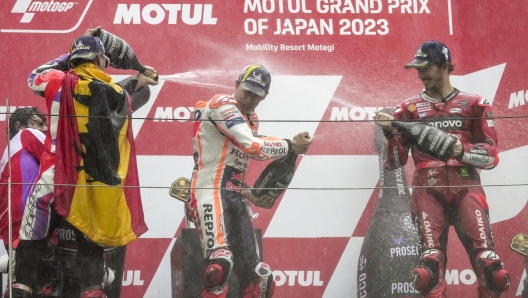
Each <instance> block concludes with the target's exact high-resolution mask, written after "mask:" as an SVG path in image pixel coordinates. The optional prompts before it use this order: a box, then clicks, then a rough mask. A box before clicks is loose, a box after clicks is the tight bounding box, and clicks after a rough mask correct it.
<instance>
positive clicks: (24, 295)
mask: <svg viewBox="0 0 528 298" xmlns="http://www.w3.org/2000/svg"><path fill="white" fill-rule="evenodd" d="M11 288H12V293H13V296H12V297H13V298H32V297H33V290H31V288H30V287H28V286H26V285H23V284H18V283H14V284H12V285H11ZM2 297H3V298H8V297H9V289H6V290H5V292H4V295H3V296H2Z"/></svg>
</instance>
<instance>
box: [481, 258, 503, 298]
mask: <svg viewBox="0 0 528 298" xmlns="http://www.w3.org/2000/svg"><path fill="white" fill-rule="evenodd" d="M475 264H476V266H477V268H476V270H475V273H476V275H477V280H478V290H477V291H478V297H479V298H499V297H501V294H502V292H504V291H507V290H508V289H509V288H510V276H509V275H508V272H507V271H506V270H504V267H503V265H502V262H501V260H500V259H499V256H498V255H497V254H496V253H495V252H494V251H489V250H486V251H483V252H481V253H480V254H479V255H478V256H477V258H476V260H475Z"/></svg>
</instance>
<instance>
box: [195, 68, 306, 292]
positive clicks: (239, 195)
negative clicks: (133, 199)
mask: <svg viewBox="0 0 528 298" xmlns="http://www.w3.org/2000/svg"><path fill="white" fill-rule="evenodd" d="M270 83H271V75H270V73H269V72H268V70H267V69H266V68H264V67H263V66H261V65H250V66H247V67H246V68H245V69H244V70H243V71H242V73H241V74H240V76H239V78H238V80H237V81H236V84H235V86H236V90H235V93H234V94H233V95H226V94H220V95H216V96H214V97H213V98H212V99H211V100H209V101H208V102H203V101H200V102H198V103H197V104H196V105H195V110H194V121H195V122H194V127H193V130H194V131H193V134H194V139H193V148H194V160H195V168H194V171H193V177H192V191H191V199H190V201H189V203H188V205H187V215H188V217H189V218H190V219H191V220H192V221H193V223H194V225H195V226H196V227H197V229H198V231H199V235H200V240H201V245H202V249H203V254H204V260H205V266H206V269H205V273H204V276H203V290H202V295H203V297H207V298H209V297H226V295H227V290H228V284H227V279H228V276H229V274H230V271H231V269H233V271H234V273H235V274H236V276H237V278H238V281H239V292H240V296H241V297H244V298H253V297H255V298H256V297H271V296H272V295H273V290H274V285H275V282H274V280H273V276H272V271H271V269H270V267H269V265H267V264H266V263H264V262H262V260H261V256H260V252H259V250H258V246H257V241H256V238H255V234H254V230H253V225H252V222H251V220H252V217H251V212H250V210H251V209H250V207H249V205H248V202H247V201H250V202H252V203H253V204H255V205H257V206H259V207H264V208H271V207H272V206H273V202H274V201H273V198H271V197H269V196H267V195H265V196H262V197H259V198H254V197H253V196H252V195H251V192H250V191H249V190H247V189H246V188H247V187H248V186H247V185H246V184H245V173H246V168H247V165H248V162H249V159H250V158H252V159H256V160H268V159H271V158H279V157H283V156H286V155H287V154H288V153H289V152H290V151H293V152H294V153H297V154H303V153H305V152H306V150H308V147H309V145H310V143H311V139H310V138H309V135H308V133H307V132H304V133H299V134H298V135H296V136H295V137H294V138H293V139H292V140H291V141H290V140H288V139H278V138H274V137H264V136H259V135H258V132H257V131H258V125H259V124H258V118H257V115H256V114H255V113H254V109H255V108H256V106H257V105H258V103H259V102H260V101H261V100H263V99H264V98H265V97H266V95H267V94H268V91H269V85H270ZM233 261H234V262H233Z"/></svg>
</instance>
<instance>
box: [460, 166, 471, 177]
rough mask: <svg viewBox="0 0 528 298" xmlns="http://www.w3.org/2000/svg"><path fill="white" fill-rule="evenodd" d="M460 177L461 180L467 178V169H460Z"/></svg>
mask: <svg viewBox="0 0 528 298" xmlns="http://www.w3.org/2000/svg"><path fill="white" fill-rule="evenodd" d="M460 176H461V177H463V178H468V177H469V172H468V169H467V168H460Z"/></svg>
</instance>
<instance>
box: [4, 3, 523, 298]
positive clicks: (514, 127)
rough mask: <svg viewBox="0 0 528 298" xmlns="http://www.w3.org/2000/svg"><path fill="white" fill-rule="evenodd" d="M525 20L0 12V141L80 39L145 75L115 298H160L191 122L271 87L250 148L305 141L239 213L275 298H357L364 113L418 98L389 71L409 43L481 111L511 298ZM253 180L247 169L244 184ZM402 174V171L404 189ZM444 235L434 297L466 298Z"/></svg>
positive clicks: (336, 11)
mask: <svg viewBox="0 0 528 298" xmlns="http://www.w3.org/2000/svg"><path fill="white" fill-rule="evenodd" d="M527 14H528V5H527V4H526V1H525V0H511V1H491V0H480V1H475V0H473V1H454V0H236V1H234V0H230V1H225V0H193V1H181V0H170V1H162V0H107V1H102V0H75V1H69V0H41V1H35V0H2V1H0V37H1V53H2V54H1V55H0V59H1V65H2V72H3V75H2V80H1V82H0V84H1V88H0V101H1V103H0V113H1V114H0V126H1V127H0V131H4V128H5V126H6V114H5V112H6V104H5V103H4V100H5V99H6V98H8V99H9V106H10V109H11V110H13V109H15V108H18V107H22V106H37V107H39V108H40V109H41V110H42V111H46V109H45V104H44V100H43V99H42V98H41V97H38V96H36V95H34V94H33V93H32V92H31V91H30V90H29V88H28V87H27V77H28V75H29V74H30V72H31V71H32V70H33V69H34V68H36V67H38V66H40V65H41V64H43V63H45V62H47V61H49V60H51V59H53V58H55V57H58V56H59V55H60V54H63V53H66V52H68V50H69V47H70V44H71V42H72V41H73V40H74V39H75V38H76V37H77V36H79V35H82V34H83V33H84V32H85V30H86V29H88V28H94V27H96V26H99V25H100V26H102V28H104V29H105V30H107V31H109V32H112V33H114V34H116V35H117V36H119V37H121V38H123V39H124V40H126V41H127V42H128V43H129V44H130V46H131V47H132V48H133V49H134V51H135V53H136V55H137V56H138V58H139V60H140V61H141V63H143V64H144V65H151V66H153V67H155V68H156V69H157V71H158V73H159V74H160V75H161V78H160V84H159V85H158V86H156V87H154V88H152V96H151V99H150V101H149V102H148V104H147V105H146V106H144V107H142V108H141V109H140V110H139V111H137V112H136V113H135V114H134V118H135V119H134V120H133V128H134V132H135V137H136V142H137V152H138V166H139V176H140V183H141V187H142V188H141V194H142V197H143V205H144V209H145V217H146V222H147V224H148V226H149V231H148V232H147V233H145V234H144V235H143V236H142V237H141V238H140V239H139V240H137V241H135V242H133V243H131V244H130V245H129V246H128V248H127V259H126V266H125V273H124V277H123V290H122V293H123V294H122V295H123V297H171V268H170V252H171V249H172V247H173V244H174V242H175V238H176V236H177V235H178V234H179V230H180V229H181V228H182V227H185V220H184V215H183V204H182V202H180V201H178V200H176V199H174V198H172V197H171V196H170V195H169V187H170V185H171V184H172V183H173V182H174V181H175V180H176V179H178V178H179V177H188V178H189V177H190V175H191V170H192V167H193V160H192V157H191V154H192V148H191V147H192V141H191V138H192V136H191V126H192V125H191V120H192V114H193V108H192V107H193V106H194V103H195V102H196V101H198V100H208V99H210V98H211V97H212V96H213V95H215V94H218V93H231V92H232V91H233V88H234V84H235V79H236V77H237V75H238V73H239V72H240V71H241V70H242V69H243V68H244V67H245V66H246V65H248V64H254V63H259V64H263V65H265V66H266V67H267V68H268V69H269V70H270V71H271V73H272V84H271V91H270V94H269V96H268V97H267V98H266V99H265V100H264V101H263V102H262V103H261V104H260V106H259V107H258V113H259V116H260V119H262V123H261V129H260V130H261V133H262V134H268V135H275V136H278V137H284V138H291V137H293V136H294V134H296V133H297V132H301V131H309V132H310V135H312V136H313V139H314V142H313V145H312V146H311V148H310V150H309V151H308V152H307V154H306V155H304V156H302V157H301V158H300V159H299V161H298V168H297V172H296V174H295V176H294V178H293V181H292V182H291V184H290V189H288V190H287V191H286V192H285V193H284V195H283V196H282V197H281V198H279V200H278V201H277V202H276V204H275V206H274V207H273V208H272V209H270V210H266V209H260V208H254V212H256V213H258V214H259V216H258V217H257V218H256V219H255V220H254V225H255V228H258V229H262V233H263V245H264V260H265V261H266V262H268V263H269V264H270V265H271V268H272V269H273V270H274V275H275V280H276V282H277V286H278V287H277V290H276V297H330V298H334V297H357V294H356V293H357V282H356V281H357V269H358V260H359V254H360V250H361V247H362V243H363V240H364V237H365V235H366V231H367V228H368V224H369V221H370V219H371V217H372V216H373V214H374V211H375V207H376V204H377V200H378V192H379V191H378V189H377V188H376V187H377V186H379V167H378V156H377V153H376V151H375V149H374V144H373V132H374V129H373V128H374V124H373V123H372V113H373V112H376V111H377V110H380V109H382V108H386V107H394V106H396V105H397V104H399V103H400V102H401V101H403V100H404V99H405V98H408V97H410V96H412V95H416V94H418V93H419V92H421V90H422V87H423V86H422V84H421V82H420V81H419V80H418V77H417V73H416V71H415V70H409V71H406V70H404V68H403V66H404V65H405V64H406V63H408V62H409V61H411V60H412V58H413V56H414V53H415V51H416V49H417V47H418V46H419V45H420V43H422V42H423V41H425V40H429V39H437V40H440V41H442V42H444V43H446V44H447V45H448V46H449V47H450V49H451V51H452V53H453V62H454V63H455V64H456V68H455V71H454V72H453V74H452V77H451V79H452V83H453V86H455V87H457V88H459V89H460V90H464V91H468V92H473V93H477V94H480V95H482V96H484V97H486V98H487V99H488V101H490V102H491V103H492V107H493V111H494V113H493V114H494V115H493V116H494V118H495V128H496V130H497V133H498V137H499V142H500V144H499V145H500V150H501V152H500V163H499V165H498V166H497V167H496V168H495V169H493V170H491V171H482V173H481V174H482V183H483V185H484V189H485V191H486V194H487V197H488V204H489V207H490V209H491V212H490V217H491V222H492V228H493V233H494V236H495V240H496V248H497V252H498V254H499V255H500V257H501V259H502V260H503V261H504V264H505V267H506V269H507V270H508V271H509V272H510V274H511V277H512V285H511V289H510V290H509V291H508V292H507V293H506V294H505V297H516V296H520V293H521V291H522V288H523V283H522V280H523V279H524V277H525V276H526V273H525V271H524V268H523V260H524V259H523V256H521V255H519V254H517V253H514V252H512V251H511V250H510V247H509V246H510V241H511V239H512V238H513V237H514V236H515V235H517V234H518V233H528V223H527V213H528V208H527V207H526V203H527V199H528V187H527V186H526V183H527V182H528V178H526V177H528V158H526V156H527V155H528V146H527V145H528V138H527V137H526V128H527V127H528V119H526V117H527V116H528V105H526V104H525V103H526V102H527V101H528V81H527V80H526V70H527V69H528V62H527V60H526V55H525V53H526V46H527V45H528V42H527V38H526V28H528V18H526V15H527ZM108 72H109V73H110V74H112V75H113V76H114V77H115V78H117V79H119V78H122V77H124V76H126V75H130V74H133V71H124V70H117V69H112V68H110V69H108ZM440 125H457V124H456V123H440ZM2 144H5V142H2ZM266 164H267V162H258V161H252V162H251V163H250V169H249V173H248V175H247V177H248V181H249V182H250V184H252V183H253V182H254V181H255V180H256V178H257V176H258V174H259V172H260V171H261V170H262V169H263V168H264V167H265V165H266ZM413 170H414V167H413V166H412V165H407V167H406V173H407V181H411V180H412V179H411V178H410V175H412V173H413ZM450 234H451V235H450V239H449V243H450V247H449V250H448V257H449V264H448V268H447V278H446V279H447V283H448V294H449V295H450V296H451V297H474V296H475V295H476V285H477V281H476V277H475V275H474V273H473V272H472V271H471V268H470V265H469V262H468V261H467V257H466V254H465V252H464V250H463V248H462V246H461V244H460V242H459V241H458V239H456V236H455V235H454V231H451V233H450ZM374 236H375V235H374ZM400 236H401V235H393V237H394V239H397V238H399V237H400ZM371 243H373V245H376V244H375V243H376V242H375V241H371ZM402 243H407V242H401V241H400V242H398V241H394V243H392V246H391V247H390V248H387V249H386V251H385V253H386V256H387V258H394V259H397V258H401V257H406V256H408V255H409V254H412V255H415V256H416V257H418V255H417V254H418V251H417V247H416V246H415V245H407V244H406V245H407V246H402V245H403V244H402ZM384 245H385V244H384ZM369 261H372V260H369ZM366 282H367V283H377V282H379V281H376V280H366ZM392 289H393V290H392V291H393V294H394V296H393V297H396V296H398V295H400V296H403V295H405V294H411V293H410V292H412V291H413V289H412V287H411V286H410V284H407V283H395V284H394V285H392Z"/></svg>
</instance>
